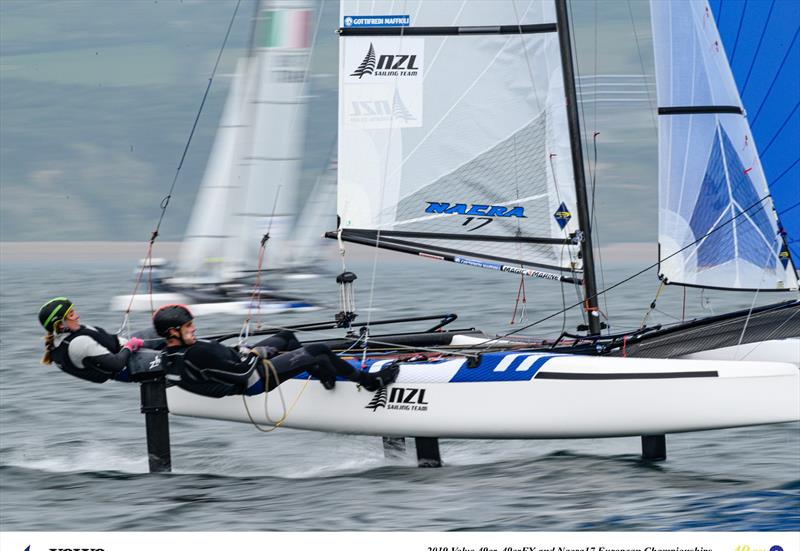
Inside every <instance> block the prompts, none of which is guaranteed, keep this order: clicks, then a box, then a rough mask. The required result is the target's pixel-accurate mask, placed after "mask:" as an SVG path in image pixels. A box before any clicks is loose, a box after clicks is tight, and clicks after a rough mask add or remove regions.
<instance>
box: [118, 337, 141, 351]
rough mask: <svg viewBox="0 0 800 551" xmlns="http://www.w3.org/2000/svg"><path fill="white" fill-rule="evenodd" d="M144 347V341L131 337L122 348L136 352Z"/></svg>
mask: <svg viewBox="0 0 800 551" xmlns="http://www.w3.org/2000/svg"><path fill="white" fill-rule="evenodd" d="M142 345H144V341H143V340H142V339H140V338H139V337H131V338H130V339H129V340H128V342H126V343H125V345H124V346H123V347H122V348H127V349H128V350H130V351H131V352H136V351H137V350H139V349H140V348H141V347H142Z"/></svg>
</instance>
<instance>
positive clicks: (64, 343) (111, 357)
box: [50, 325, 131, 383]
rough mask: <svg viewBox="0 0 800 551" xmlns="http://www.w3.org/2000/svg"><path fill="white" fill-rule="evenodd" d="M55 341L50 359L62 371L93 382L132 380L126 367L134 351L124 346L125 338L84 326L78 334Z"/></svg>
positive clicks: (59, 337)
mask: <svg viewBox="0 0 800 551" xmlns="http://www.w3.org/2000/svg"><path fill="white" fill-rule="evenodd" d="M56 342H57V343H58V344H57V346H56V347H55V348H54V349H53V350H52V352H51V353H50V357H51V358H52V359H53V361H54V362H55V363H56V365H57V366H58V367H59V368H60V369H61V370H62V371H64V372H66V373H69V374H70V375H74V376H75V377H78V378H80V379H84V380H86V381H91V382H93V383H104V382H106V381H108V380H110V379H115V380H118V381H126V382H127V381H128V380H129V378H128V373H127V370H126V369H125V364H126V362H127V361H128V358H129V357H130V355H131V351H130V350H128V349H127V348H123V347H122V345H123V344H125V342H127V341H125V340H124V339H123V340H120V339H119V337H117V336H116V335H111V334H110V333H107V332H106V331H105V330H104V329H102V328H100V327H92V326H91V325H81V326H80V329H78V330H77V331H71V332H69V333H64V334H60V335H58V336H57V337H56Z"/></svg>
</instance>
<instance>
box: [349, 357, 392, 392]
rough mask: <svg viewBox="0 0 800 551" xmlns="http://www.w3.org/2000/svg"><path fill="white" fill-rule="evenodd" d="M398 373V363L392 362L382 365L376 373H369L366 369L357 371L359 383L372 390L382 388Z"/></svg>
mask: <svg viewBox="0 0 800 551" xmlns="http://www.w3.org/2000/svg"><path fill="white" fill-rule="evenodd" d="M399 373H400V364H398V363H395V362H392V363H390V364H388V365H386V366H384V367H383V368H382V369H381V370H380V371H378V372H377V373H370V372H368V371H361V372H359V378H358V379H359V380H358V382H359V384H360V385H361V386H363V387H364V388H365V389H367V390H369V391H370V392H373V391H375V390H378V389H380V388H384V387H387V386H389V385H390V384H392V383H393V382H394V381H395V380H396V379H397V375H398V374H399Z"/></svg>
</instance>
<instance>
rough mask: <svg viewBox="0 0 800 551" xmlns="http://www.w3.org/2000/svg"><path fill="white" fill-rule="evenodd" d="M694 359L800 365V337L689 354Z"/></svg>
mask: <svg viewBox="0 0 800 551" xmlns="http://www.w3.org/2000/svg"><path fill="white" fill-rule="evenodd" d="M684 358H689V359H694V360H739V361H765V362H787V363H791V364H794V365H796V366H798V367H800V338H797V339H778V340H770V341H760V342H752V343H747V344H740V345H738V346H726V347H724V348H715V349H713V350H703V351H702V352H694V353H693V354H688V355H687V356H684Z"/></svg>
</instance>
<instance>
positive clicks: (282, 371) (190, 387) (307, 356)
mask: <svg viewBox="0 0 800 551" xmlns="http://www.w3.org/2000/svg"><path fill="white" fill-rule="evenodd" d="M153 326H154V327H155V330H156V332H157V333H158V334H159V335H161V336H162V337H164V338H165V339H166V343H167V346H166V348H165V349H164V351H163V352H162V358H163V360H164V364H165V368H164V369H165V371H166V372H167V381H171V382H172V383H173V384H176V385H177V386H179V387H181V388H182V389H184V390H187V391H189V392H193V393H195V394H201V395H203V396H209V397H212V398H221V397H222V396H229V395H233V394H245V395H248V396H252V395H255V394H260V393H262V392H264V391H265V388H266V391H267V392H269V391H271V390H273V389H274V388H276V387H277V386H278V385H279V384H281V383H283V382H285V381H287V380H289V379H292V378H294V377H295V376H297V375H300V374H301V373H306V372H307V373H309V374H311V375H313V376H315V377H317V378H318V379H319V380H320V382H321V383H322V385H323V386H324V387H325V388H326V389H329V390H330V389H333V388H334V386H335V385H336V377H337V375H338V376H341V377H344V378H345V379H348V380H350V381H354V382H357V383H359V384H360V385H361V386H363V387H364V388H365V389H367V390H371V391H373V390H378V389H379V388H382V387H385V386H387V385H389V384H391V383H392V382H394V380H395V379H396V378H397V373H398V371H399V367H398V366H396V365H390V366H387V367H385V368H383V369H382V370H380V371H378V372H376V373H368V372H366V371H362V370H360V369H357V368H355V367H353V366H352V365H350V364H349V363H347V362H346V361H345V360H343V359H342V358H340V357H339V356H337V355H336V354H334V353H333V352H331V350H330V349H329V348H328V347H327V346H325V345H324V344H319V343H317V344H309V345H305V346H302V345H300V343H299V342H298V341H297V340H296V339H295V338H294V335H292V334H291V333H290V332H281V333H279V334H277V335H275V336H273V337H270V338H268V339H265V340H263V341H260V342H259V343H257V344H256V345H255V346H254V347H253V348H252V349H249V350H246V349H243V350H237V349H235V348H230V347H227V346H225V345H222V344H220V343H218V342H213V341H207V340H203V339H198V338H197V337H196V336H195V332H196V330H197V329H196V327H195V325H194V317H193V316H192V313H191V312H190V311H189V309H188V308H187V307H186V306H184V305H181V304H170V305H167V306H162V307H161V308H159V309H158V310H156V312H155V313H154V314H153ZM287 349H288V350H289V351H283V350H287Z"/></svg>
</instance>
